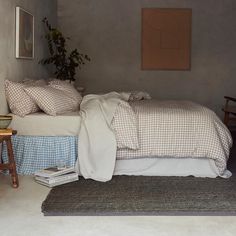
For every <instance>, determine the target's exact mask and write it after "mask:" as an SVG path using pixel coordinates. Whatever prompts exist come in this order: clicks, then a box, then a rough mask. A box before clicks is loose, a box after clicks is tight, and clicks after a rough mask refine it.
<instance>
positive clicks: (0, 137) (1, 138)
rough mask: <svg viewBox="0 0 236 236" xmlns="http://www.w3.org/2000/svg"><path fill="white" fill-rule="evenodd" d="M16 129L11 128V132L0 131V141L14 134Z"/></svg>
mask: <svg viewBox="0 0 236 236" xmlns="http://www.w3.org/2000/svg"><path fill="white" fill-rule="evenodd" d="M16 134H17V131H16V130H12V134H1V133H0V142H1V141H3V140H4V139H5V138H9V137H11V136H12V135H16Z"/></svg>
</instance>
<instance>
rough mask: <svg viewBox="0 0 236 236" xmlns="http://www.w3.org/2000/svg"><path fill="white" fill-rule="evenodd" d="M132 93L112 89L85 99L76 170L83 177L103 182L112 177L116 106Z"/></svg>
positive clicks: (114, 159) (114, 155) (114, 156)
mask: <svg viewBox="0 0 236 236" xmlns="http://www.w3.org/2000/svg"><path fill="white" fill-rule="evenodd" d="M129 96H130V94H129V93H116V92H111V93H108V94H105V95H94V94H91V95H87V96H85V97H84V98H83V101H82V103H81V105H80V115H81V127H80V131H79V142H78V146H79V147H78V152H79V153H78V156H79V158H78V159H77V162H76V169H77V171H79V170H80V173H81V174H82V176H83V177H84V178H86V179H88V178H91V179H94V180H97V181H103V182H105V181H108V180H110V179H111V178H112V175H113V171H114V167H115V161H116V149H117V146H116V137H115V134H114V132H113V131H112V130H111V128H110V126H111V122H112V119H113V117H114V114H115V111H116V108H117V106H118V105H119V103H120V102H121V101H122V100H128V98H129Z"/></svg>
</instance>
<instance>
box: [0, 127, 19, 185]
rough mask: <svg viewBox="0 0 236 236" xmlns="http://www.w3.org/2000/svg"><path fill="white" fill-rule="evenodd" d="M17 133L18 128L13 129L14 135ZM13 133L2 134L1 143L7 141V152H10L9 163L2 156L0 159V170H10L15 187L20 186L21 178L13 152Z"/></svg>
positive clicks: (0, 136)
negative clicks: (19, 177) (19, 178)
mask: <svg viewBox="0 0 236 236" xmlns="http://www.w3.org/2000/svg"><path fill="white" fill-rule="evenodd" d="M16 133H17V131H16V130H13V132H12V135H15V134H16ZM12 135H11V134H9V135H1V134H0V143H2V144H3V143H4V142H5V143H6V145H7V154H8V163H3V161H2V156H1V160H0V170H9V172H10V175H11V179H12V186H13V188H18V186H19V180H18V175H17V171H16V163H15V159H14V154H13V148H12V142H11V137H12Z"/></svg>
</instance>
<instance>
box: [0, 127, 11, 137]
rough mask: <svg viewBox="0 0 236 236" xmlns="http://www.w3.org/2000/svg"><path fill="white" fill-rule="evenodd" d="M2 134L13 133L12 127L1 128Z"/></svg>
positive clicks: (0, 133)
mask: <svg viewBox="0 0 236 236" xmlns="http://www.w3.org/2000/svg"><path fill="white" fill-rule="evenodd" d="M0 135H12V129H9V128H8V129H0Z"/></svg>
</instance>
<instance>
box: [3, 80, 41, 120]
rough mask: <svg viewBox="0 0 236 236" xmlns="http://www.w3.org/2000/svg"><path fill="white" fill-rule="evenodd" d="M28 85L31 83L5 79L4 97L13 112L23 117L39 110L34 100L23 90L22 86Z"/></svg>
mask: <svg viewBox="0 0 236 236" xmlns="http://www.w3.org/2000/svg"><path fill="white" fill-rule="evenodd" d="M29 85H30V86H32V85H33V83H32V82H30V83H21V82H13V81H10V80H6V81H5V93H6V99H7V102H8V105H9V107H10V110H11V112H12V113H13V114H15V115H18V116H21V117H24V116H25V115H28V114H30V113H34V112H37V111H39V110H40V109H39V107H38V106H37V104H36V103H35V102H34V100H33V99H32V98H31V97H30V96H29V95H28V94H27V93H26V92H25V91H24V88H26V87H28V86H29Z"/></svg>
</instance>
